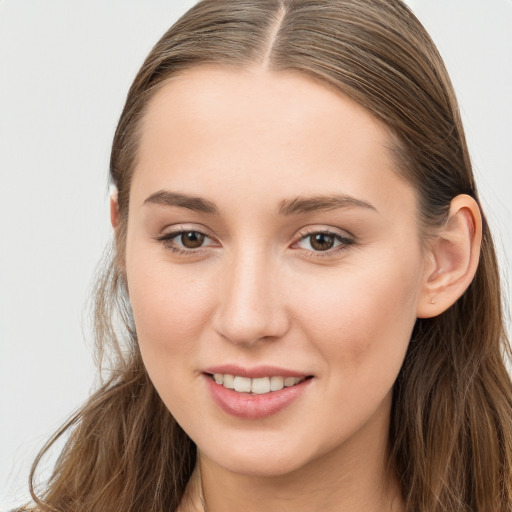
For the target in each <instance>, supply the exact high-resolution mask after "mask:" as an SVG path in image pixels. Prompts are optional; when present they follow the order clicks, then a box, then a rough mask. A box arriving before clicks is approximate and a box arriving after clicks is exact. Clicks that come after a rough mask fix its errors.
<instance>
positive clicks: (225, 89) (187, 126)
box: [133, 65, 413, 206]
mask: <svg viewBox="0 0 512 512" xmlns="http://www.w3.org/2000/svg"><path fill="white" fill-rule="evenodd" d="M141 128H142V130H141V140H140V145H139V155H138V163H137V166H136V170H135V175H134V180H133V184H134V187H135V188H137V189H138V190H140V189H141V188H142V189H144V191H143V193H141V194H146V196H147V195H149V194H150V193H154V192H155V191H156V190H158V189H162V188H169V189H172V190H176V189H178V191H186V192H191V193H200V192H204V191H205V190H208V191H210V192H211V193H215V192H216V191H217V190H219V191H222V192H224V193H225V192H226V191H231V192H233V194H232V195H231V196H230V202H231V203H233V202H236V200H237V198H236V193H237V192H240V193H242V192H247V191H248V190H250V191H252V197H257V198H258V201H259V202H260V204H263V203H268V204H269V205H270V204H271V203H272V202H273V203H274V204H275V203H276V202H278V201H280V200H281V199H282V198H283V196H292V195H293V196H297V195H299V196H300V195H304V194H314V193H318V194H325V193H329V192H330V193H345V194H351V195H355V196H359V197H361V198H363V199H364V198H368V196H372V195H373V196H374V197H373V200H374V201H375V200H377V202H386V201H389V200H390V199H392V197H393V196H394V195H396V194H397V193H402V192H403V191H405V192H406V193H407V194H409V195H411V194H412V195H413V192H412V190H411V189H410V187H409V186H408V185H407V184H406V183H405V182H404V181H403V180H402V179H401V178H399V176H398V174H397V173H396V172H395V163H394V161H393V159H392V153H391V151H389V149H388V148H389V146H390V144H391V142H390V141H391V139H390V137H389V134H388V131H387V128H386V126H385V125H384V123H382V122H380V121H379V120H377V119H376V118H375V117H374V116H372V115H371V114H370V113H369V112H367V111H366V110H365V109H364V108H362V107H361V106H360V105H358V104H357V103H356V102H354V101H353V100H351V99H350V98H349V97H347V96H346V95H344V94H343V93H341V92H339V91H337V90H335V89H334V88H333V87H331V86H329V85H328V84H324V83H323V82H321V81H319V80H316V79H313V78H310V77H308V76H306V75H304V74H301V73H298V72H295V71H279V72H273V71H268V70H264V71H259V70H258V71H245V70H238V69H236V70H235V69H230V68H224V67H218V66H213V65H212V66H210V65H207V66H201V67H197V68H193V69H190V70H187V71H186V72H183V73H181V74H179V75H177V76H175V77H173V78H172V79H170V80H169V81H168V82H167V83H165V85H163V86H162V88H161V89H160V90H159V91H158V92H157V93H156V94H155V95H154V97H153V98H152V99H151V101H150V104H149V106H148V109H147V112H146V114H145V117H144V119H143V122H142V125H141ZM384 185H386V187H384ZM391 185H392V186H391ZM398 189H400V190H398ZM134 192H136V191H134ZM201 195H203V194H201ZM242 196H243V197H241V198H240V203H241V204H240V206H247V205H248V203H247V199H250V198H247V197H245V196H244V195H243V194H242ZM141 199H142V195H141Z"/></svg>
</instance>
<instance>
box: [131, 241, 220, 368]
mask: <svg viewBox="0 0 512 512" xmlns="http://www.w3.org/2000/svg"><path fill="white" fill-rule="evenodd" d="M150 254H151V253H150V252H149V251H145V252H143V251H142V250H141V251H132V254H131V257H130V258H127V278H128V290H129V294H130V303H131V305H132V309H133V314H134V320H135V325H136V327H137V335H138V339H139V344H140V347H141V351H142V353H143V356H144V357H145V359H147V358H148V357H152V356H154V357H155V358H159V357H161V356H163V355H164V354H165V353H167V354H172V356H173V359H176V360H177V359H178V358H180V357H184V356H187V354H188V355H191V354H193V353H194V343H192V341H193V340H197V339H198V337H199V333H200V332H201V331H202V330H203V329H204V326H205V324H206V322H207V321H208V318H209V314H208V313H209V310H210V303H211V289H212V287H211V286H208V283H207V282H205V280H204V276H203V275H202V273H201V272H190V269H187V268H186V265H183V266H181V267H180V266H179V265H171V264H170V263H169V262H168V261H165V259H164V258H161V257H160V258H159V257H153V258H151V256H148V255H150ZM139 256H140V257H139ZM171 268H172V272H171Z"/></svg>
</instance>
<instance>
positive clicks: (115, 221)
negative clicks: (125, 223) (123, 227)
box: [110, 185, 119, 231]
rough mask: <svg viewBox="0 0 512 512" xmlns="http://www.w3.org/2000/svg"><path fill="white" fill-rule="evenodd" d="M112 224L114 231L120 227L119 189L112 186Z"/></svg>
mask: <svg viewBox="0 0 512 512" xmlns="http://www.w3.org/2000/svg"><path fill="white" fill-rule="evenodd" d="M110 223H111V224H112V227H113V228H114V231H115V230H116V229H117V226H118V225H119V203H118V201H117V187H116V186H115V185H110Z"/></svg>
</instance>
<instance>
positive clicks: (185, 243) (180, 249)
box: [157, 229, 212, 254]
mask: <svg viewBox="0 0 512 512" xmlns="http://www.w3.org/2000/svg"><path fill="white" fill-rule="evenodd" d="M157 240H158V241H159V242H162V243H163V244H164V246H165V247H166V248H167V249H170V250H171V251H173V252H177V253H180V254H186V253H192V252H198V251H197V249H201V248H203V247H205V246H207V245H210V243H211V241H212V240H211V238H210V237H209V236H208V235H206V234H204V233H202V232H201V231H197V230H195V229H180V230H179V231H172V232H170V233H165V234H164V235H162V236H159V237H158V238H157Z"/></svg>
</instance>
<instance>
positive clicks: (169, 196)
mask: <svg viewBox="0 0 512 512" xmlns="http://www.w3.org/2000/svg"><path fill="white" fill-rule="evenodd" d="M144 204H161V205H164V206H178V207H180V208H187V209H189V210H193V211H195V212H200V213H209V214H211V215H219V210H218V208H217V207H216V206H215V204H213V203H212V202H211V201H208V200H207V199H203V198H201V197H194V196H189V195H187V194H180V193H178V192H170V191H168V190H159V191H158V192H155V193H154V194H151V195H150V196H149V197H148V198H147V199H146V200H145V201H144Z"/></svg>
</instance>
